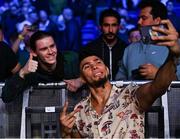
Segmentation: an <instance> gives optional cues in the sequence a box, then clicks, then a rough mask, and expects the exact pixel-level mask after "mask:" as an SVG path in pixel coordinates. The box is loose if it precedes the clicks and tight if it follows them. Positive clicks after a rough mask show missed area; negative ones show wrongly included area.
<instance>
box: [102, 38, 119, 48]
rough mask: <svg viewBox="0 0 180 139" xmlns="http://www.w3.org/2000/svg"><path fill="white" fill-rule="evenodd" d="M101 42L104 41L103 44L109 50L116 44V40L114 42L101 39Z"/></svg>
mask: <svg viewBox="0 0 180 139" xmlns="http://www.w3.org/2000/svg"><path fill="white" fill-rule="evenodd" d="M103 40H104V42H105V44H106V45H107V46H108V47H110V48H112V47H113V46H114V45H115V44H116V43H117V38H116V39H114V40H106V39H104V38H103Z"/></svg>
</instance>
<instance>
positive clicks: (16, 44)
mask: <svg viewBox="0 0 180 139" xmlns="http://www.w3.org/2000/svg"><path fill="white" fill-rule="evenodd" d="M20 43H21V40H20V39H19V38H17V39H16V41H15V42H14V43H13V45H12V50H13V51H14V53H17V51H18V49H19V45H20Z"/></svg>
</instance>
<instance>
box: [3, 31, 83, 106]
mask: <svg viewBox="0 0 180 139" xmlns="http://www.w3.org/2000/svg"><path fill="white" fill-rule="evenodd" d="M63 64H64V61H63V57H62V55H61V53H60V52H57V47H56V44H55V42H54V39H53V37H52V35H51V34H49V33H48V32H44V31H37V32H35V33H34V34H33V35H32V36H31V38H30V57H29V60H28V61H27V63H26V64H25V66H24V67H23V68H21V70H20V71H19V72H18V73H17V74H15V75H14V76H13V77H12V78H10V79H9V80H7V81H6V82H5V86H4V87H3V88H2V100H3V102H5V103H7V102H11V101H13V100H14V99H15V98H16V97H17V96H19V95H20V94H22V93H23V91H24V90H25V89H27V88H28V87H30V86H33V85H37V84H38V83H48V82H59V81H63V80H64V79H65V77H64V65H63ZM65 81H66V83H67V89H68V90H70V91H76V90H77V89H78V88H79V87H80V86H81V85H82V84H81V80H80V78H77V79H72V80H65Z"/></svg>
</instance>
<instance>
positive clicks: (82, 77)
mask: <svg viewBox="0 0 180 139" xmlns="http://www.w3.org/2000/svg"><path fill="white" fill-rule="evenodd" d="M80 80H81V82H82V83H83V84H85V83H86V80H85V78H84V76H83V75H80Z"/></svg>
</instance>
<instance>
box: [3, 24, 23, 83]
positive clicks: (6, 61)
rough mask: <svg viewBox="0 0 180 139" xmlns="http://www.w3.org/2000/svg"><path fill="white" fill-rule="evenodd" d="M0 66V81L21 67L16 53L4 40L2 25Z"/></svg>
mask: <svg viewBox="0 0 180 139" xmlns="http://www.w3.org/2000/svg"><path fill="white" fill-rule="evenodd" d="M0 67H1V68H0V82H4V81H5V80H6V79H7V78H9V77H10V76H12V75H13V74H15V73H16V72H18V71H19V69H20V68H21V66H20V64H19V63H18V59H17V57H16V54H15V53H14V52H13V51H12V49H11V48H10V46H9V45H8V44H7V43H6V42H5V41H4V34H3V29H2V26H0Z"/></svg>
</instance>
